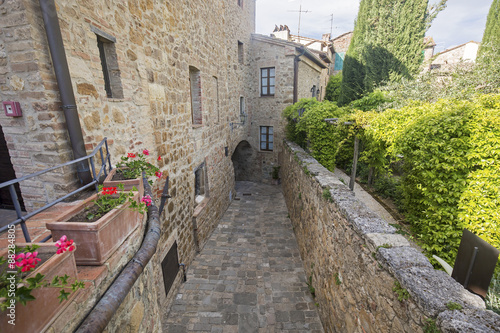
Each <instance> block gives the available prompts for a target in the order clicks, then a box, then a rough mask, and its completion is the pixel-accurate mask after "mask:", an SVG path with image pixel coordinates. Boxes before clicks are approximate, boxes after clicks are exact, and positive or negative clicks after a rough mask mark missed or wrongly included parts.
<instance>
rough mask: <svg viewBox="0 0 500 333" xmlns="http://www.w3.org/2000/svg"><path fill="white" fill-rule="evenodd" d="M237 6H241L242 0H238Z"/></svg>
mask: <svg viewBox="0 0 500 333" xmlns="http://www.w3.org/2000/svg"><path fill="white" fill-rule="evenodd" d="M238 6H240V7H242V8H243V0H238Z"/></svg>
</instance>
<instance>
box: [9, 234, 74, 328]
mask: <svg viewBox="0 0 500 333" xmlns="http://www.w3.org/2000/svg"><path fill="white" fill-rule="evenodd" d="M17 245H18V246H22V244H17ZM37 245H40V248H38V249H37V251H38V253H39V254H38V257H43V256H44V254H47V255H50V258H49V259H48V260H46V261H45V262H42V263H41V264H40V265H39V266H38V267H37V269H35V270H34V271H32V273H30V274H29V275H28V276H27V278H30V277H34V276H35V275H36V274H37V273H40V274H43V275H45V281H48V282H50V281H52V279H53V278H54V276H56V275H58V276H64V275H65V274H67V275H68V276H70V281H71V283H73V282H74V280H75V279H77V271H76V264H75V256H74V254H75V253H76V252H77V251H76V249H75V250H74V251H71V252H70V251H66V252H64V253H61V254H56V251H57V247H56V246H55V245H54V243H39V244H37ZM75 251H76V252H75ZM4 256H5V255H4ZM60 290H61V289H59V288H38V289H34V290H33V291H32V292H31V294H32V295H33V296H34V297H35V300H34V301H29V302H27V303H26V305H22V304H21V303H16V308H15V324H16V325H15V326H14V325H11V324H9V320H11V318H9V317H8V316H7V314H8V313H9V312H10V310H9V309H7V311H4V312H0V328H1V331H2V332H6V333H11V332H12V333H15V332H43V331H44V330H45V329H47V328H48V327H49V326H50V324H51V323H52V322H53V321H54V320H55V319H56V318H57V317H58V315H59V314H60V313H61V312H62V311H63V310H64V308H65V307H66V306H67V305H68V304H70V303H71V301H72V300H73V298H75V297H76V295H77V294H78V291H76V292H72V293H71V294H70V295H69V296H68V300H65V301H63V302H62V303H59V299H58V298H57V297H58V296H59V291H60ZM65 290H66V291H69V290H71V289H70V288H65Z"/></svg>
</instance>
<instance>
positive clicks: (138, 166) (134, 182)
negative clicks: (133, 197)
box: [103, 149, 162, 198]
mask: <svg viewBox="0 0 500 333" xmlns="http://www.w3.org/2000/svg"><path fill="white" fill-rule="evenodd" d="M146 156H149V151H148V150H147V149H144V150H143V151H142V154H135V153H128V154H127V156H122V157H121V162H120V163H118V164H117V165H116V168H115V169H113V170H111V171H110V173H109V174H108V176H107V177H106V179H104V183H103V185H104V186H105V187H117V186H118V184H123V185H124V189H125V190H126V191H130V190H131V189H132V188H133V187H135V188H136V189H138V191H139V194H140V196H141V198H142V196H143V194H144V186H143V184H142V172H143V171H145V172H146V176H147V177H151V176H153V175H155V176H156V177H158V178H161V176H162V173H161V171H160V170H159V169H158V168H157V167H156V166H154V165H153V164H151V163H150V162H147V161H146ZM160 160H161V156H159V157H158V161H160ZM150 184H151V185H152V181H150Z"/></svg>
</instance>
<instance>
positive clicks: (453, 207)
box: [356, 95, 500, 263]
mask: <svg viewBox="0 0 500 333" xmlns="http://www.w3.org/2000/svg"><path fill="white" fill-rule="evenodd" d="M356 115H357V116H358V117H359V115H358V114H356ZM365 119H368V121H366V120H365V124H364V129H365V130H364V133H363V138H364V140H365V141H366V143H365V151H364V153H363V157H362V160H363V161H365V162H367V163H368V164H370V165H375V166H377V167H378V168H380V169H383V168H386V167H387V166H388V164H389V163H390V162H391V161H394V160H396V159H398V156H399V157H401V156H402V159H403V170H404V176H403V177H402V179H401V186H400V189H401V190H402V194H403V195H402V202H403V205H404V209H405V214H406V216H407V218H408V220H409V221H410V223H412V225H413V227H414V229H415V231H416V232H417V234H418V235H419V237H420V239H421V240H422V241H423V242H424V244H423V245H422V247H423V248H424V249H425V250H426V251H427V252H428V254H429V255H431V254H436V255H438V256H440V257H442V258H443V259H445V260H447V261H448V262H450V263H453V261H454V259H455V255H456V251H457V249H458V245H459V243H460V238H461V236H462V229H463V228H464V227H466V228H468V229H470V230H472V231H473V232H475V233H476V234H478V235H479V236H481V237H483V238H484V239H485V240H486V241H488V242H489V243H490V244H492V245H493V246H496V247H497V248H500V241H499V235H500V232H499V228H498V226H497V224H498V223H497V221H498V209H497V207H498V204H499V201H498V200H499V191H500V190H499V185H500V178H499V177H500V166H499V165H500V123H499V119H500V95H482V96H479V97H476V98H475V99H473V101H465V100H440V101H438V102H436V103H419V102H413V103H410V105H409V106H406V107H403V108H401V109H399V110H394V109H391V110H387V111H385V112H383V113H380V114H375V115H374V114H373V113H372V116H371V118H370V117H366V116H365Z"/></svg>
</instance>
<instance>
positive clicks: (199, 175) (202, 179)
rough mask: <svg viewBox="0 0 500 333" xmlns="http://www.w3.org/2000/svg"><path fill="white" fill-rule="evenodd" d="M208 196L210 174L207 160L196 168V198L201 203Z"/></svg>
mask: <svg viewBox="0 0 500 333" xmlns="http://www.w3.org/2000/svg"><path fill="white" fill-rule="evenodd" d="M206 197H208V176H207V169H206V167H205V162H203V163H202V164H200V166H198V167H197V168H196V169H195V170H194V199H195V202H196V204H199V203H201V202H202V201H203V199H205V198H206Z"/></svg>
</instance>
